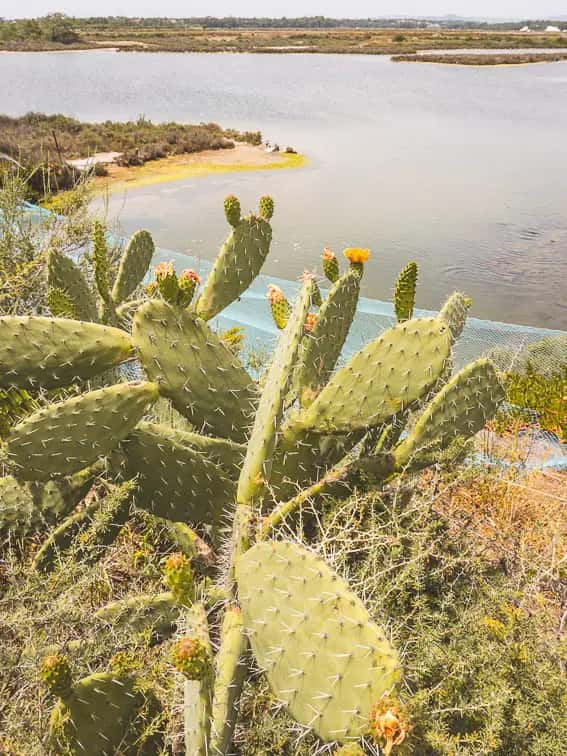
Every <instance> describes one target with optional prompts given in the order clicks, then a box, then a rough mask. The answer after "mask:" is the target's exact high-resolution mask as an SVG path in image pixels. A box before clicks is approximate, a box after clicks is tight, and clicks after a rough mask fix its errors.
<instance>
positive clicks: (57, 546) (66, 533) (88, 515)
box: [33, 500, 101, 572]
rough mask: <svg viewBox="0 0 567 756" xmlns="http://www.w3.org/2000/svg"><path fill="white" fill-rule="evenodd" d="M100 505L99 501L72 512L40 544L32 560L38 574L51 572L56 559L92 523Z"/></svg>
mask: <svg viewBox="0 0 567 756" xmlns="http://www.w3.org/2000/svg"><path fill="white" fill-rule="evenodd" d="M100 505H101V503H100V501H98V500H95V501H92V502H91V503H90V504H89V505H88V506H86V507H84V509H81V510H79V511H78V512H73V513H72V514H70V515H69V516H68V517H65V519H64V520H63V521H62V522H61V523H60V524H59V525H58V526H57V527H56V528H55V530H53V531H52V532H51V533H50V534H49V536H48V537H47V539H46V540H45V541H44V542H43V543H42V545H41V548H40V549H39V551H38V552H37V554H36V555H35V558H34V560H33V566H34V569H36V570H37V571H38V572H49V571H50V570H52V569H53V568H54V567H55V565H56V563H57V559H58V557H59V556H60V555H61V554H62V553H63V552H64V551H65V550H66V549H68V548H69V547H70V546H71V545H72V544H73V541H74V540H75V538H76V537H77V536H78V535H79V534H80V533H81V532H84V531H85V530H86V529H87V528H88V526H89V525H90V524H91V523H92V522H93V518H94V516H95V515H96V513H97V512H98V510H99V509H100Z"/></svg>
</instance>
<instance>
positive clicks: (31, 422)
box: [6, 383, 158, 481]
mask: <svg viewBox="0 0 567 756" xmlns="http://www.w3.org/2000/svg"><path fill="white" fill-rule="evenodd" d="M157 397H158V392H157V387H156V385H155V384H152V383H121V384H117V385H116V386H110V387H109V388H104V389H99V390H98V391H91V392H89V393H87V394H82V395H81V396H78V397H74V398H72V399H66V400H65V401H63V402H58V403H57V404H52V405H50V406H48V407H46V408H44V409H41V410H39V411H38V412H35V413H34V414H33V415H30V416H29V417H28V418H26V419H25V420H24V421H23V422H22V423H20V424H19V425H16V427H15V428H13V429H12V432H11V433H10V435H9V436H8V439H7V446H6V451H7V455H8V459H9V461H10V464H11V465H12V466H13V467H14V468H15V470H16V477H18V478H20V479H22V480H40V481H41V480H49V479H50V478H52V477H57V476H59V477H60V476H64V475H70V474H72V473H75V472H78V471H79V470H83V469H84V468H85V467H88V466H89V465H91V464H92V463H93V462H95V461H96V460H97V459H99V458H101V457H104V456H106V455H107V454H108V453H109V452H110V451H111V450H112V449H113V448H114V447H115V446H116V445H117V444H118V443H119V442H120V441H121V440H122V439H123V438H125V437H126V436H127V435H128V433H129V432H130V431H131V430H132V429H133V428H134V426H135V425H137V423H138V422H139V421H140V419H141V418H142V416H143V414H144V412H145V411H146V408H147V406H148V405H149V404H150V403H151V402H153V401H155V400H156V399H157Z"/></svg>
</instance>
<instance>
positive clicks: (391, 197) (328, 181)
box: [0, 51, 567, 329]
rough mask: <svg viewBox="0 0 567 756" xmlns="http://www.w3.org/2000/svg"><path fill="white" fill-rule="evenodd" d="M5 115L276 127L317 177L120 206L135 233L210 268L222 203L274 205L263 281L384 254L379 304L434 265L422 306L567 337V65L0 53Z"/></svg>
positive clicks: (260, 181)
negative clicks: (468, 307)
mask: <svg viewBox="0 0 567 756" xmlns="http://www.w3.org/2000/svg"><path fill="white" fill-rule="evenodd" d="M0 103H1V105H0V110H1V111H2V112H4V113H8V114H10V115H21V114H23V113H25V112H27V111H29V110H35V111H43V112H49V113H54V112H61V113H65V114H67V115H70V116H75V117H77V118H81V119H85V120H91V119H92V120H105V119H135V118H137V117H138V116H142V115H143V116H146V117H148V118H151V119H153V120H156V121H164V120H180V121H186V122H198V121H217V122H218V123H220V124H222V125H224V126H232V127H235V128H239V129H243V130H244V129H254V130H257V129H261V130H262V132H263V134H264V136H265V137H266V138H269V139H270V141H272V142H274V141H275V142H277V143H279V144H280V145H281V146H282V147H285V146H286V145H288V144H290V145H293V146H294V147H295V148H297V149H298V150H299V151H301V152H303V153H305V154H306V155H307V156H308V157H309V163H308V165H307V167H306V168H302V169H299V170H279V171H264V172H253V173H232V174H226V175H214V176H209V177H207V178H199V179H189V180H182V181H178V182H174V183H170V184H167V185H166V184H162V185H158V186H148V187H140V188H138V189H131V190H129V191H128V193H127V194H126V195H120V196H117V195H115V196H114V197H113V198H112V200H111V203H110V210H111V212H112V213H119V216H120V221H121V225H122V229H123V231H124V233H130V232H132V231H134V230H136V229H137V228H140V227H146V228H148V229H150V230H151V231H152V232H153V234H154V237H155V240H156V243H157V244H158V245H159V246H161V247H166V248H169V249H173V250H176V251H180V252H187V253H188V254H191V255H196V256H198V257H202V258H207V259H212V258H213V257H214V255H215V253H216V250H217V248H218V245H219V243H220V242H221V241H222V239H223V237H224V235H225V233H226V225H225V222H224V216H223V213H222V200H223V198H224V196H225V195H226V194H228V193H230V192H233V193H236V194H238V195H239V196H240V198H241V200H242V204H243V206H244V207H245V208H253V207H254V205H255V202H256V198H257V197H259V196H260V195H261V194H264V193H267V192H269V193H271V194H272V195H273V196H274V198H275V199H276V202H277V212H276V216H275V218H274V224H273V225H274V247H273V252H272V255H271V258H270V260H269V262H268V264H267V267H266V269H265V270H266V271H267V272H268V273H271V274H272V275H276V276H279V277H282V278H294V277H296V276H298V275H299V274H300V273H301V272H302V271H303V270H304V268H306V267H312V266H313V265H316V264H317V260H318V257H319V255H320V253H321V250H322V249H323V247H324V246H330V247H332V248H333V249H335V250H337V251H338V250H340V249H342V248H343V247H345V246H362V247H370V248H371V249H372V252H373V257H372V262H371V264H369V265H368V266H367V274H366V276H365V284H364V293H365V295H366V296H369V297H374V298H377V299H388V298H389V297H390V295H391V290H392V285H393V282H394V280H395V277H396V274H397V271H398V270H399V269H400V267H401V266H402V265H404V264H405V263H406V262H408V261H409V260H412V259H415V260H417V262H418V263H419V265H420V269H421V280H420V289H419V305H420V306H422V307H425V308H434V307H436V306H438V304H439V303H440V302H441V301H442V300H443V298H444V297H445V295H447V294H448V293H450V292H451V291H452V290H454V289H455V288H459V289H462V290H464V291H466V292H467V293H468V294H469V295H470V296H472V297H473V301H474V310H473V313H474V314H475V315H476V316H477V317H481V318H490V319H493V320H501V321H507V322H515V323H522V324H530V325H539V326H547V327H552V328H564V329H567V62H560V63H549V64H544V65H533V66H521V67H496V68H473V67H452V66H439V65H431V64H427V65H419V64H400V63H391V62H390V60H389V58H388V57H385V56H323V55H301V54H294V55H232V54H226V55H222V54H221V55H206V54H167V53H166V54H160V53H154V54H148V53H115V52H110V51H96V52H77V53H75V52H65V53H47V54H45V53H31V54H30V53H15V54H6V55H0Z"/></svg>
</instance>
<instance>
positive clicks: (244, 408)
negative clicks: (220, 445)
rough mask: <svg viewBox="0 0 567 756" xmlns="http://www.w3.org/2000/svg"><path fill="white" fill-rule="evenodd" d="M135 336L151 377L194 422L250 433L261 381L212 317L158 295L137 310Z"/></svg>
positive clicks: (240, 435)
mask: <svg viewBox="0 0 567 756" xmlns="http://www.w3.org/2000/svg"><path fill="white" fill-rule="evenodd" d="M132 336H133V340H134V343H135V345H136V346H137V348H138V350H139V354H140V360H141V362H142V365H143V366H144V369H145V370H146V372H147V374H148V376H149V377H150V380H154V381H156V382H157V383H158V385H159V388H160V393H161V394H162V395H163V396H167V397H168V398H169V399H171V401H172V402H173V404H174V406H175V408H176V409H177V410H178V411H179V412H181V413H182V414H183V415H185V417H186V418H187V419H188V420H189V421H190V422H191V423H192V424H193V425H195V426H196V427H198V428H199V429H201V428H204V429H205V430H207V431H208V432H210V433H214V434H215V435H218V436H223V437H227V438H232V439H233V440H235V441H241V440H243V439H244V438H245V435H246V428H247V426H248V424H249V423H250V420H251V416H252V414H253V411H254V399H255V386H254V384H253V381H252V379H251V378H250V376H249V375H248V373H247V372H246V370H245V369H244V368H243V367H242V365H241V364H240V362H239V361H238V359H237V358H236V357H235V355H234V354H233V353H232V352H231V351H230V349H228V348H227V347H226V346H225V345H224V344H223V343H222V341H221V340H220V339H219V337H218V336H217V335H216V334H215V333H213V332H212V331H211V330H210V328H209V327H208V326H207V324H206V323H204V322H203V321H202V320H200V319H199V318H197V317H196V316H195V315H194V314H193V313H192V312H189V311H188V310H179V309H176V308H175V307H172V306H170V305H168V304H167V303H166V302H160V301H157V300H156V301H152V302H146V304H145V305H143V306H142V307H141V308H140V309H139V310H138V311H137V313H136V315H135V317H134V323H133V329H132Z"/></svg>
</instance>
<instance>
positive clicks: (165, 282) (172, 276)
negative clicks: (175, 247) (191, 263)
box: [155, 261, 179, 304]
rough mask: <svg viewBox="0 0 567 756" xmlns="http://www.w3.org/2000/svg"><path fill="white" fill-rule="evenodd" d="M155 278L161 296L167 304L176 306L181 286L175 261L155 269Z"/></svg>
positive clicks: (161, 264) (164, 263) (163, 263)
mask: <svg viewBox="0 0 567 756" xmlns="http://www.w3.org/2000/svg"><path fill="white" fill-rule="evenodd" d="M155 277H156V282H157V285H158V289H159V293H160V294H161V296H162V297H163V298H164V299H165V301H166V302H169V303H170V304H176V303H177V295H178V293H179V284H178V282H177V274H176V273H175V267H174V265H173V261H171V262H162V263H160V264H159V265H158V266H157V268H156V269H155Z"/></svg>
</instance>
